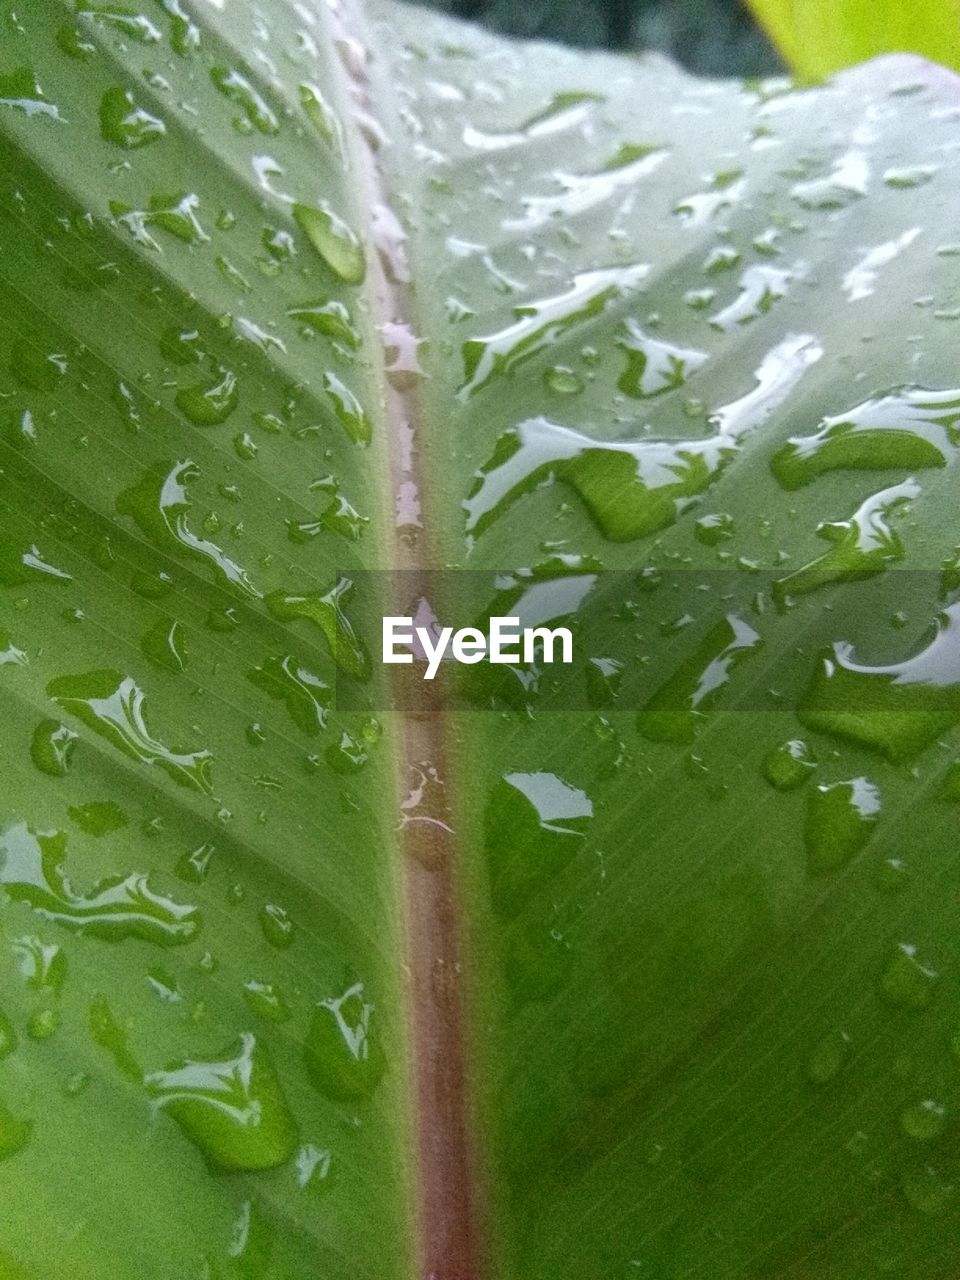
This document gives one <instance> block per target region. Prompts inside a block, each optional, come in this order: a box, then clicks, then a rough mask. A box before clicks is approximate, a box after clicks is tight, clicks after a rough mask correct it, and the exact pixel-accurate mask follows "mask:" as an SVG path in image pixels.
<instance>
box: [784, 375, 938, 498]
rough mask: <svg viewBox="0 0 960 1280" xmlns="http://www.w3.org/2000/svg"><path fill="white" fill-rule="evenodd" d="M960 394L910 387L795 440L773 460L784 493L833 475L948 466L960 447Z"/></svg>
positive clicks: (867, 403)
mask: <svg viewBox="0 0 960 1280" xmlns="http://www.w3.org/2000/svg"><path fill="white" fill-rule="evenodd" d="M958 424H960V390H950V391H927V390H925V389H924V388H922V387H911V388H907V389H906V390H903V391H898V392H895V393H892V394H890V395H887V396H882V397H881V398H879V399H874V400H865V401H863V403H862V404H858V405H855V406H854V407H853V408H852V409H850V410H849V411H848V412H847V413H844V414H841V415H839V416H838V417H835V418H824V419H823V421H822V423H821V424H820V428H819V430H817V431H816V432H815V433H814V434H813V435H811V436H793V437H791V438H790V439H789V440H788V441H787V443H786V444H785V445H784V447H783V448H782V449H781V450H780V451H779V452H778V453H777V454H776V455H775V456H774V458H773V461H772V462H771V464H770V465H771V467H772V469H773V474H774V475H775V476H776V477H777V479H778V480H779V481H780V484H781V485H782V486H783V487H784V489H799V488H800V487H801V486H802V485H805V484H809V483H810V481H811V480H814V479H816V477H817V476H819V475H823V474H825V473H826V472H829V471H853V470H857V471H890V470H899V469H900V468H903V469H905V470H907V469H909V470H914V469H917V468H921V467H944V466H946V464H947V459H948V458H949V457H951V456H952V454H953V451H954V449H955V447H956V445H957V444H958V442H960V427H958Z"/></svg>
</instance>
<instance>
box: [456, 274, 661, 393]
mask: <svg viewBox="0 0 960 1280" xmlns="http://www.w3.org/2000/svg"><path fill="white" fill-rule="evenodd" d="M649 270H650V268H649V267H647V266H643V265H638V266H632V267H609V268H605V269H604V270H602V271H587V272H584V273H583V274H582V275H578V276H575V277H574V281H573V284H572V285H571V286H570V288H569V289H568V290H566V292H564V293H561V294H557V295H555V296H554V297H550V298H542V299H540V300H539V301H537V302H528V303H524V304H523V305H522V306H518V307H514V315H515V316H516V321H515V323H514V324H512V325H510V326H509V327H508V328H506V329H502V330H501V331H500V332H498V333H494V334H490V335H489V336H488V337H482V338H470V339H469V340H468V341H467V342H465V343H464V344H463V372H464V382H463V384H462V386H461V387H460V388H459V390H458V392H457V394H458V396H459V397H460V399H461V400H466V399H468V398H469V397H470V396H473V395H475V394H476V393H477V392H478V391H480V390H481V389H482V388H483V387H485V386H487V385H488V384H489V383H490V382H491V381H493V380H494V379H497V378H500V377H506V376H508V375H510V374H512V373H513V372H514V370H515V369H517V368H518V367H519V366H520V365H521V364H523V363H524V362H525V361H526V360H529V359H531V358H532V357H534V356H536V355H539V354H540V353H541V352H542V351H544V350H547V349H549V348H550V347H553V346H555V345H556V344H557V343H558V341H559V340H560V339H561V338H562V337H564V336H565V335H566V334H567V333H568V332H569V331H570V330H573V329H577V328H578V327H580V326H582V325H585V324H587V323H588V322H589V321H591V320H593V319H595V318H596V317H597V316H599V315H601V314H602V313H603V312H604V311H605V310H606V309H607V307H608V306H609V305H610V304H611V303H612V302H614V301H615V300H616V299H618V298H620V297H622V296H623V295H624V294H625V293H627V292H628V291H629V290H630V289H632V288H635V287H636V285H638V284H639V283H640V281H641V280H643V279H644V277H645V276H646V275H647V274H648V272H649Z"/></svg>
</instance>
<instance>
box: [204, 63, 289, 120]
mask: <svg viewBox="0 0 960 1280" xmlns="http://www.w3.org/2000/svg"><path fill="white" fill-rule="evenodd" d="M210 79H211V80H212V81H213V83H214V84H215V85H216V86H217V88H218V89H219V90H220V92H221V93H222V94H223V95H224V97H226V98H229V99H230V101H231V102H232V103H234V104H235V105H236V106H238V107H239V108H240V109H241V111H242V112H243V114H244V117H245V118H246V119H247V120H248V121H249V122H250V124H252V125H253V127H254V128H255V129H259V130H260V132H261V133H266V134H276V133H279V132H280V122H279V120H278V119H277V116H276V113H275V112H274V111H273V110H272V109H271V108H270V107H269V106H268V105H267V103H266V102H265V101H264V99H263V97H262V95H261V94H259V93H258V92H257V90H256V89H255V88H254V87H253V85H252V84H251V83H250V81H249V80H248V79H247V78H246V76H242V75H241V74H240V72H239V71H235V70H232V69H231V68H229V67H219V66H218V67H211V68H210Z"/></svg>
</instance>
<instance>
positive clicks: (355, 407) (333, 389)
mask: <svg viewBox="0 0 960 1280" xmlns="http://www.w3.org/2000/svg"><path fill="white" fill-rule="evenodd" d="M323 389H324V391H326V393H327V395H328V396H329V397H330V399H331V401H332V402H333V408H334V412H335V413H336V415H337V419H338V421H339V422H340V425H341V426H342V427H343V429H344V431H346V433H347V435H348V436H349V437H350V439H351V440H353V441H355V443H357V444H364V445H366V444H369V443H370V440H371V439H372V436H373V428H372V426H371V424H370V419H369V418H368V417H367V414H366V411H365V410H364V408H363V406H362V405H361V403H360V401H359V400H358V399H357V397H356V396H355V395H354V394H353V392H352V391H351V390H350V388H349V387H347V386H345V385H344V384H343V383H342V382H341V381H340V379H339V378H338V377H337V376H336V374H334V373H325V374H324V375H323Z"/></svg>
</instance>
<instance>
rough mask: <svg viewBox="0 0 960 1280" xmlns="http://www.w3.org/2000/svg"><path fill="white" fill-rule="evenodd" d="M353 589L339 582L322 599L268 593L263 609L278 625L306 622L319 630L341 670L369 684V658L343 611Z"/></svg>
mask: <svg viewBox="0 0 960 1280" xmlns="http://www.w3.org/2000/svg"><path fill="white" fill-rule="evenodd" d="M352 588H353V583H352V582H351V580H350V579H349V578H340V579H339V580H338V581H337V583H336V584H335V585H334V586H333V587H331V588H330V590H329V591H327V592H325V593H324V594H323V595H320V594H316V595H294V594H293V593H292V592H288V591H271V593H270V594H269V595H268V596H267V597H266V605H267V608H268V609H269V610H270V612H271V613H272V614H273V616H274V617H275V618H279V619H280V621H281V622H292V621H294V620H295V619H296V618H306V619H307V620H308V621H309V622H312V623H313V624H314V625H315V626H317V627H319V628H320V631H321V632H322V634H323V636H324V638H325V640H326V642H327V644H328V646H329V648H330V652H331V654H332V655H333V659H334V661H335V662H336V664H337V666H338V667H339V668H340V670H341V671H344V672H346V674H347V675H350V676H353V677H354V678H355V679H359V680H369V678H370V674H371V670H372V668H371V663H370V655H369V653H368V652H367V648H366V645H365V644H364V643H363V641H362V640H361V638H360V637H359V636H358V635H357V633H356V631H355V630H354V628H353V624H352V623H351V622H350V619H349V618H348V617H347V615H346V613H345V612H344V609H343V605H344V602H345V601H346V599H347V598H348V597H349V595H350V592H351V590H352Z"/></svg>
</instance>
